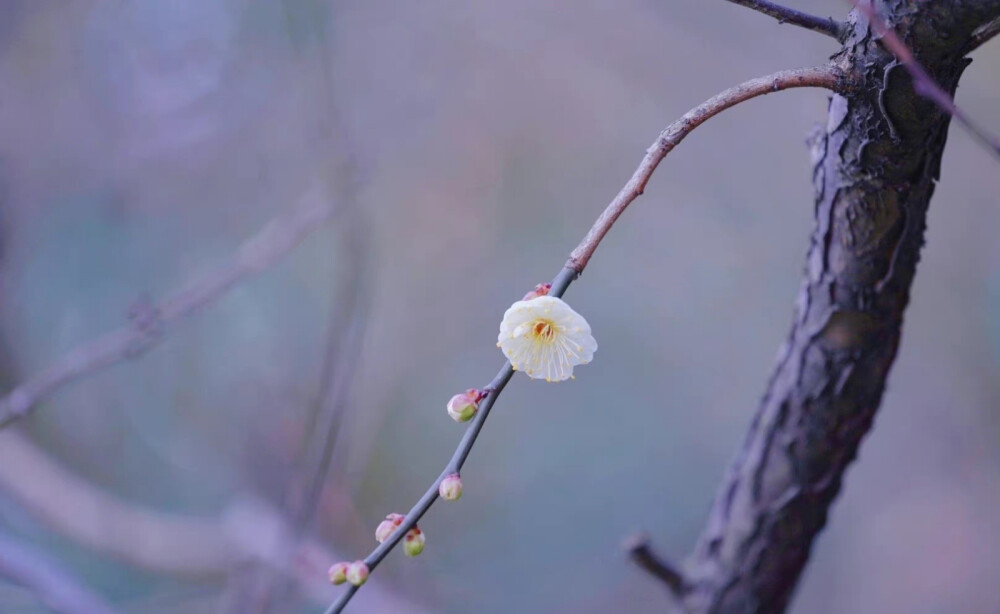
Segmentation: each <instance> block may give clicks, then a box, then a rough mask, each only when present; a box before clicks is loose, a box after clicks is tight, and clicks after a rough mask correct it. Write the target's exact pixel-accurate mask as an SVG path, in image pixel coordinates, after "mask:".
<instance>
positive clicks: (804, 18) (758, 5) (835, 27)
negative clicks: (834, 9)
mask: <svg viewBox="0 0 1000 614" xmlns="http://www.w3.org/2000/svg"><path fill="white" fill-rule="evenodd" d="M728 1H729V2H732V3H733V4H739V5H740V6H745V7H747V8H749V9H753V10H755V11H757V12H759V13H763V14H765V15H769V16H771V17H774V18H775V19H777V20H778V23H790V24H792V25H795V26H799V27H800V28H805V29H807V30H812V31H814V32H820V33H822V34H826V35H827V36H831V37H833V38H834V39H836V40H837V41H840V42H843V40H844V37H845V36H846V34H847V25H846V24H845V23H844V22H841V21H837V20H836V19H833V18H832V17H818V16H816V15H810V14H809V13H803V12H802V11H797V10H795V9H792V8H788V7H787V6H782V5H780V4H775V3H774V2H768V0H728Z"/></svg>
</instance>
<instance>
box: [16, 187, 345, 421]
mask: <svg viewBox="0 0 1000 614" xmlns="http://www.w3.org/2000/svg"><path fill="white" fill-rule="evenodd" d="M334 210H335V207H333V206H332V205H331V204H330V203H328V202H326V200H325V199H323V198H322V197H320V196H318V195H311V196H310V197H309V198H307V202H306V203H305V204H304V205H303V206H301V207H300V208H299V209H298V210H296V211H294V212H292V213H291V215H289V216H287V217H285V218H278V219H275V220H272V221H271V222H270V223H269V224H267V226H265V227H264V228H263V229H262V230H261V231H260V232H259V233H258V234H257V235H256V236H254V237H252V238H251V239H250V240H248V241H247V242H246V243H244V244H243V245H242V246H241V247H240V249H239V250H238V251H237V253H236V257H235V258H234V259H233V260H232V261H231V262H229V263H228V264H226V265H225V266H223V267H221V268H220V269H218V270H216V271H215V272H214V273H212V274H211V275H208V276H205V277H202V278H201V279H198V280H196V281H194V282H191V283H189V284H188V285H186V286H184V287H182V288H181V289H179V290H177V291H176V292H174V293H173V294H170V295H168V296H167V298H165V299H164V300H163V301H161V302H160V303H159V304H158V305H150V304H149V303H148V302H142V303H137V304H136V305H133V308H132V309H131V310H130V311H131V312H132V313H130V316H131V318H132V324H131V325H130V326H124V327H122V328H119V329H118V330H115V331H112V332H110V333H107V334H105V335H103V336H101V337H98V338H97V339H94V340H93V341H90V342H88V343H85V344H83V345H81V346H78V347H77V348H75V349H73V350H71V351H69V352H68V353H66V354H64V355H63V356H62V357H60V358H58V359H56V361H55V362H54V363H52V364H51V365H49V366H48V367H46V368H45V369H43V370H42V371H41V372H40V373H38V374H36V375H35V376H34V377H32V378H30V379H29V380H28V381H26V382H24V383H22V384H21V385H19V386H18V387H17V388H15V389H14V390H12V391H11V392H10V393H9V394H7V396H5V397H3V398H2V399H0V429H2V428H3V427H5V426H7V425H8V424H10V423H11V422H14V421H15V420H17V419H19V418H21V417H23V416H24V415H25V414H27V413H28V412H29V411H30V410H31V409H32V408H33V407H34V406H35V405H37V404H38V402H39V401H41V400H42V399H44V398H46V397H48V396H49V395H51V394H52V393H54V392H55V391H56V390H58V389H59V388H61V387H62V386H65V385H66V384H68V383H70V382H72V381H75V380H77V379H80V378H82V377H85V376H88V375H91V374H93V373H95V372H97V371H100V370H102V369H104V368H106V367H110V366H111V365H114V364H117V363H119V362H122V361H124V360H127V359H130V358H135V357H137V356H138V355H140V354H142V353H144V352H146V351H148V350H149V349H150V348H152V347H153V346H155V345H157V344H158V343H159V342H160V340H161V339H162V336H163V327H164V325H166V324H168V323H170V322H173V321H175V320H178V319H180V318H182V317H184V316H188V315H191V314H193V313H195V312H197V311H198V310H199V309H201V308H203V307H205V306H206V305H208V304H210V303H212V302H213V301H215V300H216V299H218V298H219V297H220V296H222V295H223V294H225V293H226V292H227V291H228V290H230V289H231V288H232V287H233V286H235V285H236V284H237V283H239V282H240V281H242V280H243V279H245V278H247V277H250V276H251V275H253V274H255V273H258V272H260V271H261V270H263V269H264V268H266V267H267V266H269V265H270V264H272V263H274V262H275V261H276V260H278V259H279V258H281V257H282V256H284V255H285V254H287V253H288V252H289V251H291V250H292V249H293V248H294V247H295V246H296V245H298V244H299V243H300V242H301V241H302V240H303V239H304V238H305V237H306V236H308V235H309V234H310V233H312V232H313V231H315V230H316V229H318V228H319V227H320V226H322V225H323V224H324V223H325V222H326V221H327V220H329V219H330V218H331V217H332V216H333V214H334Z"/></svg>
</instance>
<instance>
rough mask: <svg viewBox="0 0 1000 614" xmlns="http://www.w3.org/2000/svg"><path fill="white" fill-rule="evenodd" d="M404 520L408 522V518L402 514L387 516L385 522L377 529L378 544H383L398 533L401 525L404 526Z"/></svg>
mask: <svg viewBox="0 0 1000 614" xmlns="http://www.w3.org/2000/svg"><path fill="white" fill-rule="evenodd" d="M404 520H406V516H403V515H402V514H389V515H388V516H386V517H385V520H383V521H382V522H380V523H379V525H378V527H377V528H376V529H375V539H376V540H378V543H380V544H381V543H382V542H384V541H385V540H387V539H389V536H390V535H392V534H393V533H394V532H395V531H396V529H397V528H398V527H399V525H401V524H403V521H404Z"/></svg>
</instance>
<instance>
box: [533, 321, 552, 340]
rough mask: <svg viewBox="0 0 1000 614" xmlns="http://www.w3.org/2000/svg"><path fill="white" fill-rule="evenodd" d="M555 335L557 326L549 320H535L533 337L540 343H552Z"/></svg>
mask: <svg viewBox="0 0 1000 614" xmlns="http://www.w3.org/2000/svg"><path fill="white" fill-rule="evenodd" d="M555 334H556V328H555V325H554V324H553V323H552V322H551V321H549V320H535V321H534V322H533V323H532V324H531V336H532V337H534V338H535V339H537V340H538V341H552V338H553V337H554V336H555Z"/></svg>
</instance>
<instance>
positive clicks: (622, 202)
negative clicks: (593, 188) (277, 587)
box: [325, 66, 851, 614]
mask: <svg viewBox="0 0 1000 614" xmlns="http://www.w3.org/2000/svg"><path fill="white" fill-rule="evenodd" d="M850 86H851V81H850V80H849V79H847V78H846V77H845V76H844V74H843V73H842V72H840V71H839V70H838V69H837V68H835V67H833V66H821V67H816V68H803V69H797V70H787V71H781V72H777V73H774V74H772V75H768V76H766V77H760V78H758V79H751V80H750V81H746V82H744V83H741V84H740V85H737V86H736V87H733V88H730V89H728V90H726V91H724V92H722V93H721V94H718V95H716V96H713V97H712V98H709V99H708V100H707V101H705V102H704V103H702V104H700V105H698V106H697V107H695V108H694V109H692V110H690V111H689V112H688V113H687V114H685V115H684V117H682V118H681V119H679V120H677V121H676V122H674V123H673V124H671V125H670V126H668V127H667V128H666V129H665V130H664V131H663V132H661V133H660V136H659V138H657V139H656V142H654V143H653V144H652V146H650V148H649V149H648V150H647V151H646V155H645V157H643V159H642V162H641V163H640V164H639V168H637V169H636V171H635V173H633V175H632V178H631V179H629V181H628V183H626V184H625V187H623V188H622V189H621V191H620V192H619V193H618V195H617V196H615V198H614V199H613V200H612V201H611V203H610V204H609V205H608V206H607V208H605V210H604V212H603V213H602V214H601V215H600V217H598V218H597V221H596V222H594V225H593V226H592V227H591V229H590V231H589V232H588V233H587V235H586V236H585V237H584V238H583V240H582V241H581V242H580V244H579V245H578V246H577V247H576V249H574V250H573V252H572V254H571V255H570V258H569V260H568V261H567V262H566V264H565V266H564V267H563V269H562V270H561V271H560V272H559V274H558V275H556V277H555V279H553V280H552V288H551V290H549V295H550V296H556V297H561V296H562V295H563V293H564V292H566V289H567V288H568V287H569V285H570V284H571V283H572V282H573V281H574V280H575V279H576V278H577V277H579V275H580V273H582V272H583V270H584V268H586V266H587V263H588V262H589V261H590V257H591V256H592V255H593V254H594V250H596V249H597V246H598V245H599V244H600V242H601V240H602V239H603V238H604V236H605V235H606V234H607V233H608V231H609V230H610V229H611V226H613V225H614V223H615V221H616V220H617V219H618V218H619V217H620V216H621V214H622V213H623V212H624V211H625V209H626V208H627V207H628V205H629V204H630V203H631V202H632V201H634V200H635V199H636V198H637V197H638V196H639V195H640V194H642V192H643V190H644V189H645V187H646V184H647V183H648V182H649V179H650V177H651V176H652V174H653V171H654V170H656V167H657V165H658V164H659V163H660V161H661V160H663V158H664V157H666V155H667V154H668V153H670V151H671V150H673V148H674V147H676V146H677V144H678V143H680V142H681V141H682V140H683V139H684V137H685V136H687V135H688V134H690V133H691V131H693V130H694V129H695V128H697V127H698V126H700V125H701V124H703V123H704V122H705V121H707V120H708V119H709V118H711V117H713V116H715V115H717V114H719V113H721V112H722V111H724V110H726V109H728V108H730V107H732V106H735V105H737V104H739V103H741V102H744V101H746V100H749V99H751V98H755V97H757V96H763V95H764V94H769V93H771V92H778V91H781V90H786V89H789V88H794V87H822V88H827V89H831V90H834V91H848V90H849V89H850ZM513 375H514V369H513V368H512V367H511V364H510V362H509V361H508V362H507V363H505V364H504V366H503V367H502V368H501V369H500V371H499V373H497V374H496V376H495V377H494V378H493V380H492V381H491V382H490V383H489V384H487V386H486V388H485V389H486V390H487V391H488V394H487V395H486V397H484V399H483V400H482V402H481V404H480V406H479V412H478V413H477V414H476V416H475V418H473V420H472V422H471V424H470V425H469V427H468V429H466V431H465V435H463V436H462V440H461V441H460V442H459V444H458V448H457V449H456V450H455V453H454V454H453V455H452V457H451V460H449V461H448V464H447V465H446V466H445V468H444V471H442V472H441V474H440V475H439V476H438V477H437V479H435V480H434V482H433V483H432V484H431V485H430V487H429V488H428V489H427V491H426V492H425V493H424V495H423V496H422V497H421V498H420V500H419V501H417V503H416V505H414V506H413V508H412V509H410V511H409V512H407V514H406V519H405V520H404V521H403V523H402V524H401V525H400V526H399V527H398V528H397V529H396V530H395V531H393V533H392V535H391V536H390V537H389V538H388V539H386V540H385V541H384V542H382V543H381V544H380V545H379V546H378V547H377V548H375V550H373V551H372V552H371V554H369V555H368V557H367V558H365V563H366V564H367V565H368V568H369V570H374V569H375V567H376V566H378V564H379V563H381V562H382V559H384V558H385V556H386V555H387V554H388V553H389V551H391V550H392V549H393V548H395V547H396V544H398V543H399V541H400V540H402V538H403V537H404V536H405V535H406V533H407V531H409V530H410V529H411V528H413V527H414V525H416V524H417V523H418V522H419V521H420V519H421V518H423V516H424V514H426V513H427V510H429V509H430V507H431V506H432V505H433V504H434V502H435V501H436V500H437V498H438V486H439V485H440V483H441V480H443V479H444V478H446V477H447V476H449V475H451V474H453V473H459V472H460V470H461V468H462V465H464V464H465V461H466V459H467V458H468V457H469V453H470V452H471V451H472V447H473V445H475V443H476V438H477V437H479V433H480V431H481V430H482V428H483V424H484V423H485V422H486V418H487V417H488V416H489V413H490V410H491V409H492V408H493V404H494V403H495V402H496V399H497V397H498V396H499V395H500V393H501V392H502V391H503V389H504V387H505V386H506V385H507V382H509V381H510V378H511V376H513ZM357 591H358V587H357V586H350V587H348V588H347V590H346V591H344V593H342V594H341V596H340V598H338V599H337V600H336V601H335V602H334V603H333V604H332V605H330V607H329V608H327V610H326V612H325V614H337V613H338V612H341V611H343V609H344V608H345V607H346V606H347V603H348V602H349V601H350V600H351V598H352V597H353V596H354V594H355V593H357Z"/></svg>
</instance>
